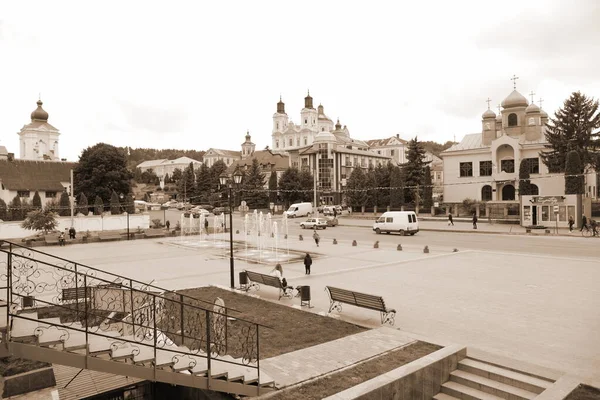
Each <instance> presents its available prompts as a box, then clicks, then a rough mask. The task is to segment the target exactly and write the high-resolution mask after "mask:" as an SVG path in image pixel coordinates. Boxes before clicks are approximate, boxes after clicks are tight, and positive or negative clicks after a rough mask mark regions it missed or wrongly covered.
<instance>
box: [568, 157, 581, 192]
mask: <svg viewBox="0 0 600 400" xmlns="http://www.w3.org/2000/svg"><path fill="white" fill-rule="evenodd" d="M582 170H583V168H582V165H581V159H580V158H579V153H578V152H577V151H575V150H571V151H570V152H569V154H568V156H567V161H566V166H565V194H583V193H585V186H584V181H583V174H582V172H583V171H582Z"/></svg>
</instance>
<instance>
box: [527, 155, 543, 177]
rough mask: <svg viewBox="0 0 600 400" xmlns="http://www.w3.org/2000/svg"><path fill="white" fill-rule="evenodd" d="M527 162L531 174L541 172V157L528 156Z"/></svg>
mask: <svg viewBox="0 0 600 400" xmlns="http://www.w3.org/2000/svg"><path fill="white" fill-rule="evenodd" d="M525 160H526V164H527V167H528V168H529V173H530V174H539V173H540V159H539V158H537V157H536V158H526V159H525Z"/></svg>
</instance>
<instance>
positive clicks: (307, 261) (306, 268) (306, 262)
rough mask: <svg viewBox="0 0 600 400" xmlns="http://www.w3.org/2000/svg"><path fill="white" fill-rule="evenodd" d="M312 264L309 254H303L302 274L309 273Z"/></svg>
mask: <svg viewBox="0 0 600 400" xmlns="http://www.w3.org/2000/svg"><path fill="white" fill-rule="evenodd" d="M311 265H312V258H310V254H308V253H306V256H304V275H310V266H311Z"/></svg>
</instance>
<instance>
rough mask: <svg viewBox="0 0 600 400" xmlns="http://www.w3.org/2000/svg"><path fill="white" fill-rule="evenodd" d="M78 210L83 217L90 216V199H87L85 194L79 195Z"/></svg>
mask: <svg viewBox="0 0 600 400" xmlns="http://www.w3.org/2000/svg"><path fill="white" fill-rule="evenodd" d="M77 208H78V209H79V212H80V213H82V214H83V215H88V213H89V212H90V210H89V207H88V199H87V197H85V193H81V194H80V195H79V202H78V207H77Z"/></svg>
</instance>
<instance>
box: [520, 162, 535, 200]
mask: <svg viewBox="0 0 600 400" xmlns="http://www.w3.org/2000/svg"><path fill="white" fill-rule="evenodd" d="M530 176H531V175H530V172H529V161H528V159H527V158H524V159H522V160H521V164H520V165H519V196H529V195H532V194H533V193H532V192H533V190H532V186H531V181H530V180H529V178H530Z"/></svg>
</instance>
